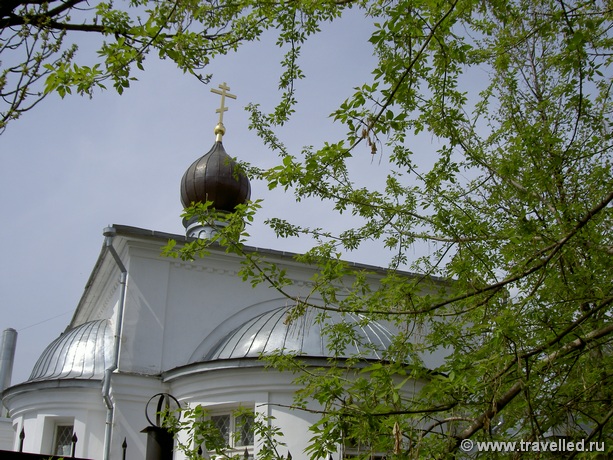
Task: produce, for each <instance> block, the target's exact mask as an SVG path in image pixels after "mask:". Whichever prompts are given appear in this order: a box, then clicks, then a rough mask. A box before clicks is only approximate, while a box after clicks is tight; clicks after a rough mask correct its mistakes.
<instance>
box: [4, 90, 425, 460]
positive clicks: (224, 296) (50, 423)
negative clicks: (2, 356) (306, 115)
mask: <svg viewBox="0 0 613 460" xmlns="http://www.w3.org/2000/svg"><path fill="white" fill-rule="evenodd" d="M220 88H221V91H218V90H214V91H215V92H217V93H218V94H220V95H221V98H222V101H221V108H220V109H218V112H219V114H220V122H219V124H218V125H217V127H216V128H215V134H216V139H215V142H214V144H213V146H212V148H211V149H210V150H209V151H208V153H206V154H205V155H204V156H202V157H201V158H199V159H197V160H196V161H195V162H194V163H193V164H192V165H191V166H189V167H188V168H187V170H186V172H185V174H184V176H183V178H182V180H181V201H182V204H183V206H184V207H187V206H189V205H190V204H191V203H193V202H204V201H211V202H213V204H212V207H213V208H215V209H216V210H218V211H227V212H232V211H233V210H234V208H235V206H236V205H238V204H241V203H245V202H246V201H247V200H249V199H250V183H249V179H248V178H247V177H246V175H244V174H243V173H242V172H241V171H240V170H239V168H238V167H237V165H236V163H235V162H234V160H233V159H232V158H231V156H230V155H228V153H226V150H225V148H224V145H223V142H222V138H223V135H224V132H225V129H224V126H223V122H222V121H223V113H224V111H225V110H227V109H226V107H225V105H224V101H225V98H226V97H233V96H232V95H231V94H229V93H228V92H227V91H228V90H229V88H228V87H227V86H225V84H224V85H220ZM184 225H185V226H186V235H175V234H168V233H163V232H158V231H154V230H146V229H142V228H136V227H128V226H123V225H113V226H109V227H107V228H105V229H104V230H103V235H101V236H102V238H103V247H102V251H101V253H100V256H99V258H98V260H97V262H96V264H95V266H94V268H93V271H92V273H91V276H90V278H89V280H88V282H87V285H86V286H85V290H84V293H83V296H82V298H81V300H80V302H79V304H78V305H77V307H76V310H75V312H74V314H73V316H72V319H71V321H70V323H69V324H68V326H67V328H66V330H65V332H64V333H63V334H61V335H60V337H58V338H57V339H56V340H55V341H53V342H52V343H51V344H49V345H48V346H47V348H46V349H45V350H44V352H43V353H42V354H41V356H40V358H39V359H38V361H37V363H36V365H35V366H34V368H33V370H32V373H31V375H30V377H29V379H28V380H27V381H26V382H23V383H19V384H15V385H13V386H10V387H8V388H7V389H6V390H4V392H3V393H2V403H3V405H4V407H5V408H6V410H7V411H8V418H7V419H8V421H9V422H8V423H9V427H10V428H9V429H10V432H11V436H12V440H11V446H9V447H8V448H7V450H13V451H18V450H22V451H23V452H31V453H38V454H48V455H66V456H70V454H71V453H72V450H71V449H72V448H73V444H74V455H75V456H76V457H81V458H88V459H95V460H109V459H112V460H120V459H122V458H126V459H128V460H141V459H145V455H146V449H147V434H146V433H143V432H142V430H143V429H145V428H146V427H147V426H148V425H149V422H148V420H147V417H146V407H147V404H148V403H149V402H150V401H154V402H155V399H153V400H152V398H153V397H154V396H155V395H158V394H160V393H167V394H170V395H172V396H173V397H174V398H176V400H177V401H178V402H179V403H180V404H181V406H183V407H186V406H188V405H189V406H190V407H193V406H195V405H198V404H201V405H202V406H204V407H206V408H207V410H208V416H210V417H211V419H214V420H215V421H216V423H218V426H219V427H220V430H221V431H222V432H223V434H224V436H226V439H227V440H228V445H229V449H230V451H231V452H235V453H237V454H240V455H241V456H243V455H248V456H249V457H250V458H254V456H256V457H257V452H258V448H259V445H260V440H258V439H257V436H253V434H252V433H251V432H250V431H249V430H245V429H244V421H243V422H241V420H238V417H237V416H236V415H234V410H235V409H237V408H239V407H241V408H246V409H249V410H250V411H253V413H254V414H256V416H257V415H258V414H261V415H263V416H265V417H269V416H272V417H274V418H275V424H276V425H277V426H278V427H279V428H280V429H281V431H282V432H283V433H284V434H285V437H284V438H283V442H284V443H285V444H286V445H285V446H283V447H282V450H283V451H282V452H281V453H282V454H283V455H287V454H288V453H290V452H291V456H292V458H294V459H307V458H308V455H307V454H305V452H304V451H305V448H306V446H307V444H308V441H309V439H310V438H311V435H310V434H309V431H308V428H309V426H310V425H311V424H313V423H314V422H316V420H317V414H314V413H310V412H306V411H300V410H293V409H291V408H290V406H291V405H292V402H293V397H294V392H295V391H296V389H297V387H296V385H295V384H294V383H293V381H294V379H295V375H293V374H291V373H289V372H281V371H277V370H273V369H268V368H266V367H265V363H264V362H263V361H262V360H261V359H259V357H260V355H261V354H266V353H271V352H273V351H275V350H280V349H283V350H286V351H288V352H292V353H297V354H299V355H301V356H302V358H304V359H306V360H309V361H311V362H312V363H313V364H314V365H318V366H325V364H326V357H327V356H328V353H329V350H328V347H327V342H326V339H325V335H323V334H322V331H321V328H322V325H320V324H317V323H316V322H314V321H313V314H312V313H309V312H308V311H307V313H306V314H305V315H304V316H303V317H301V318H299V319H298V320H295V321H291V322H290V321H286V317H287V312H288V310H289V309H291V308H292V306H293V305H292V303H291V301H290V300H288V297H286V296H283V295H282V294H280V293H279V292H278V291H276V290H275V289H271V288H270V287H268V286H266V285H263V284H260V285H258V286H256V287H253V286H252V285H251V284H250V283H248V282H243V281H242V280H241V279H240V277H239V276H238V272H239V270H240V268H241V258H240V257H238V256H237V255H235V254H230V253H227V252H226V251H225V250H224V249H223V248H221V247H217V246H212V247H211V248H210V254H209V255H207V256H206V257H204V258H199V259H196V260H193V261H183V260H180V259H174V258H169V257H164V256H162V255H161V253H162V248H163V247H164V246H165V245H166V244H167V243H168V241H169V240H175V241H176V242H177V245H178V246H180V245H181V244H182V243H185V242H187V241H190V240H192V239H193V238H199V237H203V236H208V235H210V234H211V232H213V231H215V229H214V228H212V227H211V226H208V225H207V224H203V223H201V222H198V221H195V222H192V221H186V222H184ZM247 251H253V252H257V253H258V255H259V256H261V257H264V258H266V260H269V261H273V262H274V263H276V264H277V265H278V266H279V268H281V269H284V270H286V272H287V276H288V278H289V279H291V281H292V283H291V285H290V286H289V287H288V291H289V292H290V293H291V294H292V295H294V296H307V295H309V294H310V291H311V288H312V285H311V282H310V279H311V277H312V275H313V273H314V269H313V268H311V267H309V266H306V265H303V264H300V263H298V262H297V261H296V260H295V258H294V257H293V255H292V254H289V253H284V252H279V251H275V250H273V249H261V248H247ZM371 269H372V267H371ZM374 272H375V273H376V271H374ZM407 276H411V275H410V274H407ZM376 278H377V277H376V275H373V283H374V284H376V282H377V279H376ZM315 301H316V299H315ZM359 320H360V317H359V316H358V315H354V316H352V315H342V316H341V315H340V314H338V315H334V314H333V315H331V316H330V318H329V321H331V322H347V321H350V322H358V321H359ZM356 327H357V326H356ZM358 330H359V331H360V334H361V335H362V341H363V343H367V344H369V346H368V347H365V348H364V349H360V345H357V344H356V345H355V346H354V347H353V348H352V347H349V349H348V350H347V353H348V354H351V355H354V354H356V353H361V356H362V357H363V358H364V359H372V360H376V359H380V358H381V354H380V352H381V351H383V350H385V348H386V347H387V346H388V345H389V344H390V340H391V337H392V332H391V330H390V328H389V326H387V325H384V324H380V323H376V322H371V323H369V325H368V326H363V327H361V328H359V329H358ZM422 384H423V382H415V383H414V385H413V388H414V390H415V391H418V389H419V387H420V386H421V385H422ZM149 417H150V418H151V415H149ZM241 429H242V430H243V431H242V432H241V434H240V435H237V436H233V433H235V432H236V431H237V430H241ZM22 433H23V435H22V436H20V434H22ZM73 436H76V439H78V441H76V443H75V442H74V441H73ZM0 449H2V447H0ZM124 454H125V457H124ZM204 455H206V453H205V454H204ZM332 456H333V458H334V459H335V460H336V459H339V458H341V456H342V449H340V448H339V449H338V451H337V453H334V454H333V455H332ZM174 458H175V459H181V458H183V457H182V456H181V454H180V453H179V452H175V455H174Z"/></svg>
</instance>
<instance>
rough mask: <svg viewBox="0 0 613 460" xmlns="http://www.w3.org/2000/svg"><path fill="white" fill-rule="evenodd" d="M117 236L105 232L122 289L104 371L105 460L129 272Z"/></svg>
mask: <svg viewBox="0 0 613 460" xmlns="http://www.w3.org/2000/svg"><path fill="white" fill-rule="evenodd" d="M116 234H117V230H115V228H113V227H106V228H105V229H104V231H103V235H104V236H105V237H106V240H105V244H106V250H107V251H108V252H110V253H111V256H113V259H114V260H115V263H116V264H117V267H118V268H119V270H120V271H121V275H120V279H119V283H120V284H121V289H120V291H119V306H118V309H117V318H116V322H115V336H114V343H113V360H112V363H111V365H110V366H109V367H108V368H107V369H106V370H105V371H104V383H103V385H102V397H103V399H104V404H105V405H106V427H105V431H104V457H103V458H104V460H109V459H110V454H111V438H112V434H113V420H114V417H115V406H114V404H113V400H112V399H111V375H112V374H113V372H114V371H115V370H117V368H118V366H119V348H120V345H121V333H122V328H123V313H124V309H125V304H126V290H127V280H128V270H127V269H126V267H125V265H124V264H123V263H122V261H121V258H120V257H119V254H117V251H116V250H115V248H114V247H113V238H114V237H115V235H116Z"/></svg>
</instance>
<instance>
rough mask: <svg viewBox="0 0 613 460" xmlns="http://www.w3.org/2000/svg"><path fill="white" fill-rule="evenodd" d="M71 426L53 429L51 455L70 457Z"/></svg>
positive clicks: (59, 426) (72, 429) (58, 426)
mask: <svg viewBox="0 0 613 460" xmlns="http://www.w3.org/2000/svg"><path fill="white" fill-rule="evenodd" d="M73 433H74V426H73V425H57V426H56V427H55V441H54V443H53V455H70V454H71V450H72V435H73Z"/></svg>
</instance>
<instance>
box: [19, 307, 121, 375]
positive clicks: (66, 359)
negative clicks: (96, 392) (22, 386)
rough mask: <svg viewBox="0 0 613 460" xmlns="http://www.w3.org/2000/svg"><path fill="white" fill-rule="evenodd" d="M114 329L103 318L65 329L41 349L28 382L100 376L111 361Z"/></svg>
mask: <svg viewBox="0 0 613 460" xmlns="http://www.w3.org/2000/svg"><path fill="white" fill-rule="evenodd" d="M112 351H113V331H112V328H111V326H110V324H109V321H108V320H106V319H102V320H97V321H91V322H88V323H84V324H81V325H80V326H77V327H75V328H73V329H70V330H69V331H67V332H64V333H63V334H62V335H60V336H59V337H58V338H57V339H55V340H54V341H53V342H51V344H50V345H49V346H48V347H47V348H46V349H45V351H43V353H42V354H41V356H40V358H38V361H37V362H36V364H35V366H34V369H33V370H32V374H30V378H29V379H28V381H29V382H33V381H40V380H57V379H102V377H103V376H104V370H105V369H106V368H108V367H109V366H110V365H111V364H112V359H113V353H112Z"/></svg>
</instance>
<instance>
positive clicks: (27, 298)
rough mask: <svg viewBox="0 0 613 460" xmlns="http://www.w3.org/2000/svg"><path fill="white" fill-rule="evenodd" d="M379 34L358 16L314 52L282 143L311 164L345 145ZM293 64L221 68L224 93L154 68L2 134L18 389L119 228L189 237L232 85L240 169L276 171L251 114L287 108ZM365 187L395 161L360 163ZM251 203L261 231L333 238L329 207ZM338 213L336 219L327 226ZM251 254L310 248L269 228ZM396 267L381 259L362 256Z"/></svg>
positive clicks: (263, 47) (229, 143)
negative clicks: (282, 223) (345, 107)
mask: <svg viewBox="0 0 613 460" xmlns="http://www.w3.org/2000/svg"><path fill="white" fill-rule="evenodd" d="M369 29H370V26H369V25H368V24H365V23H364V22H363V21H360V20H358V19H356V18H355V17H350V18H349V19H347V20H343V21H342V22H340V23H338V24H335V25H333V26H331V27H327V28H326V29H325V30H324V32H323V33H322V34H321V36H320V37H319V38H318V39H316V40H314V41H313V42H310V43H308V44H307V45H305V46H304V48H303V67H304V70H305V72H306V74H307V79H306V80H305V81H302V82H299V83H298V98H299V101H300V102H299V105H298V113H297V114H296V117H295V120H294V121H293V122H292V123H291V124H290V125H289V126H288V127H287V128H285V129H284V130H283V140H284V141H285V142H286V143H287V145H288V146H289V147H290V148H291V149H292V151H293V152H295V153H299V150H300V148H301V147H302V146H304V145H314V146H319V145H322V143H323V142H324V141H326V140H329V141H335V140H337V138H338V137H339V136H341V135H342V134H343V133H344V130H343V128H342V127H340V126H337V125H334V124H333V123H332V120H331V119H329V118H328V115H329V114H330V113H331V112H332V111H333V110H334V109H335V108H336V107H337V105H338V104H339V103H340V102H341V101H342V100H344V99H345V98H347V97H348V96H349V95H351V94H352V92H353V90H352V88H353V87H355V86H358V85H360V84H362V83H364V82H368V81H369V74H370V69H371V68H372V66H373V65H374V58H373V56H372V49H371V47H370V45H369V44H368V42H367V39H368V35H369V34H368V32H369ZM281 55H282V52H281V51H280V50H279V49H278V48H277V47H275V46H274V41H273V37H270V36H269V37H267V38H266V39H264V40H262V41H261V42H258V43H254V44H249V45H247V46H246V47H244V48H243V49H242V50H241V51H240V52H239V53H238V54H236V55H232V56H228V57H222V58H220V59H219V60H217V61H215V62H214V64H213V65H212V66H211V68H210V69H209V70H208V72H207V73H213V79H212V82H211V85H209V86H204V85H203V84H202V83H200V82H198V81H197V80H196V79H195V78H194V77H190V76H188V75H184V74H182V73H181V72H180V71H177V70H176V69H174V67H173V64H172V63H171V62H160V61H156V60H155V59H149V61H148V62H147V63H146V65H145V72H139V73H138V74H136V76H137V77H138V81H136V82H134V83H133V85H132V87H131V88H130V89H128V90H127V91H126V92H125V93H124V94H123V95H122V96H119V95H117V94H116V93H114V92H113V91H107V92H104V93H101V92H99V93H97V94H96V95H95V96H94V98H93V99H92V100H90V99H88V98H83V97H79V96H68V97H67V98H66V99H64V100H61V99H60V98H59V97H57V96H55V95H53V96H50V97H48V98H47V99H46V100H45V101H43V102H42V103H41V104H40V105H38V106H37V107H36V108H35V109H34V110H33V111H32V112H30V113H26V114H25V115H24V116H23V117H22V118H21V119H20V120H18V121H15V122H12V123H11V124H10V125H9V127H8V129H7V130H6V132H5V133H4V134H3V135H2V136H0V213H1V216H2V225H0V241H2V244H3V249H2V257H0V292H2V302H1V303H0V312H1V316H0V318H1V320H0V327H1V329H2V330H4V329H6V328H9V327H12V328H14V329H16V330H17V331H18V334H19V336H18V342H17V354H16V365H15V368H14V372H13V381H12V382H13V384H15V383H19V382H22V381H24V380H26V379H27V378H28V376H29V373H30V371H31V370H32V367H33V366H34V363H35V362H36V359H37V358H38V356H39V355H40V353H41V352H42V351H43V350H44V348H45V347H46V346H47V345H48V344H49V343H50V342H51V341H52V340H54V339H55V338H56V337H57V336H58V335H59V334H60V333H61V332H62V331H63V330H64V329H65V327H66V325H67V324H68V322H69V320H70V318H71V315H72V313H73V311H74V309H75V307H76V305H77V303H78V301H79V298H80V296H81V294H82V293H83V289H84V287H85V283H86V281H87V278H88V277H89V274H90V272H91V270H92V268H93V266H94V263H95V261H96V258H97V256H98V254H99V252H100V249H101V247H102V243H103V236H102V229H103V228H104V227H105V226H107V225H108V224H113V223H117V224H124V225H133V226H137V227H141V228H147V229H154V230H159V231H164V232H170V233H177V234H183V233H184V229H183V226H182V225H181V219H180V217H179V216H180V213H181V210H182V209H181V204H180V199H179V183H180V180H181V177H182V175H183V172H184V171H185V169H186V168H187V167H188V166H189V165H190V164H191V162H193V161H194V160H195V159H196V158H198V157H200V156H201V155H203V154H204V153H206V152H207V151H208V150H209V148H210V147H211V146H212V144H213V142H214V134H213V128H214V126H215V124H216V121H217V114H216V113H215V109H216V108H217V107H218V106H219V96H216V95H214V94H212V93H210V89H211V88H212V87H217V85H219V84H220V83H222V82H227V84H228V85H229V86H230V88H231V92H232V93H233V94H236V95H237V96H238V99H237V100H236V101H233V100H230V101H228V106H229V111H228V112H226V115H225V118H224V122H225V126H226V128H227V133H226V135H225V136H224V146H225V148H226V150H227V151H228V153H229V154H230V155H232V156H236V157H239V158H240V159H243V160H246V161H249V162H253V163H254V164H256V165H258V166H267V165H271V164H273V162H274V161H275V157H274V154H273V153H271V152H269V151H268V150H267V149H266V147H265V146H263V145H262V143H261V142H260V141H259V139H258V138H257V137H256V136H255V134H254V133H252V132H250V131H249V130H248V115H247V112H245V111H244V110H243V108H244V107H245V106H246V105H247V104H248V103H249V102H257V103H260V104H262V106H263V107H264V108H268V109H270V108H272V107H273V106H274V104H275V102H276V101H277V100H278V98H279V93H278V89H277V88H278V71H279V69H280V66H279V64H278V62H279V60H280V58H281ZM359 154H360V155H361V158H359V159H358V164H357V166H358V168H357V169H358V177H360V176H361V177H362V178H368V177H372V176H373V171H383V170H384V169H385V161H383V162H382V161H381V159H380V158H377V157H372V156H371V155H370V153H369V151H368V148H367V147H366V146H364V147H363V149H362V150H361V151H360V152H359ZM252 198H254V199H255V198H264V199H265V203H264V209H263V212H262V219H263V218H264V217H265V216H280V217H286V218H290V219H295V220H297V221H300V220H302V222H303V223H305V224H313V223H314V222H317V221H318V220H321V225H325V224H329V225H332V226H334V225H335V222H334V221H330V218H329V214H327V213H326V212H325V207H324V206H323V205H322V204H321V203H319V202H317V201H306V202H303V203H300V204H297V203H295V202H294V200H293V197H292V196H291V195H284V194H283V193H281V192H277V193H273V194H270V193H268V192H267V190H266V188H265V187H264V186H263V185H262V184H258V183H253V182H252ZM326 215H327V216H328V217H326ZM250 233H251V234H252V238H251V240H250V244H251V245H253V246H259V247H268V248H275V249H283V250H290V251H294V252H300V251H301V250H304V249H306V248H307V247H308V245H307V243H306V242H296V241H291V242H288V241H280V240H277V239H276V238H275V237H274V235H272V234H271V233H270V232H269V231H268V232H267V231H265V229H264V228H263V226H262V225H261V224H256V225H254V227H253V228H252V229H251V231H250ZM351 258H352V259H353V260H358V261H361V262H365V263H384V262H383V261H381V260H378V259H377V257H376V256H374V255H373V254H368V253H366V252H364V253H357V254H354V255H353V256H352V257H351Z"/></svg>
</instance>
